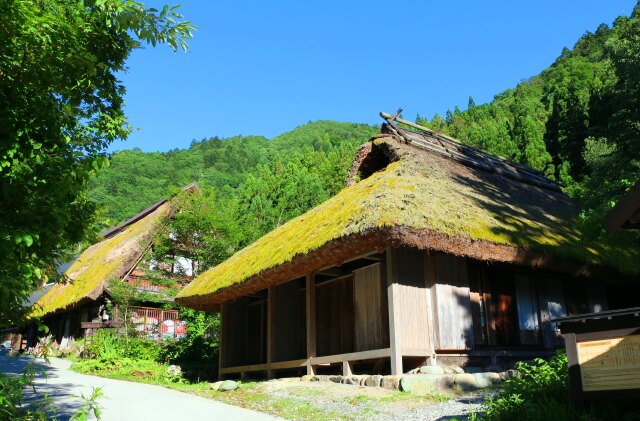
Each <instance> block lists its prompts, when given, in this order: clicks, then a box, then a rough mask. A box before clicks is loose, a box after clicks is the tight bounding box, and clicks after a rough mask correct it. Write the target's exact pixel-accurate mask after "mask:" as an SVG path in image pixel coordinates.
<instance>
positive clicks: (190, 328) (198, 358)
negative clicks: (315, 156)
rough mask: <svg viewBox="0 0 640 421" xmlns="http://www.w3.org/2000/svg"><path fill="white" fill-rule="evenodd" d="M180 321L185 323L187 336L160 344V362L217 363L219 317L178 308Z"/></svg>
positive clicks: (181, 363)
mask: <svg viewBox="0 0 640 421" xmlns="http://www.w3.org/2000/svg"><path fill="white" fill-rule="evenodd" d="M180 320H183V321H185V322H186V323H187V334H186V336H185V337H184V338H180V339H177V340H175V341H170V340H168V341H165V342H164V343H163V344H162V354H161V355H162V360H163V361H167V362H171V363H176V364H180V365H187V366H195V365H201V366H202V365H204V366H212V365H216V364H217V362H218V349H219V346H220V315H219V314H218V313H205V312H204V311H196V310H193V309H190V308H186V307H181V308H180Z"/></svg>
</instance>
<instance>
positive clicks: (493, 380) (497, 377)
mask: <svg viewBox="0 0 640 421" xmlns="http://www.w3.org/2000/svg"><path fill="white" fill-rule="evenodd" d="M487 374H488V375H489V378H490V379H491V383H493V384H496V383H502V377H500V373H493V372H490V373H487Z"/></svg>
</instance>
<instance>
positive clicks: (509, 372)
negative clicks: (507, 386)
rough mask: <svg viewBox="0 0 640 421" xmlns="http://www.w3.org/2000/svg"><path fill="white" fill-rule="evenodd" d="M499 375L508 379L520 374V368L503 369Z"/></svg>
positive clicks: (503, 378)
mask: <svg viewBox="0 0 640 421" xmlns="http://www.w3.org/2000/svg"><path fill="white" fill-rule="evenodd" d="M499 375H500V378H501V379H502V380H506V379H510V378H512V377H518V376H520V372H519V371H518V370H507V371H503V372H502V373H499Z"/></svg>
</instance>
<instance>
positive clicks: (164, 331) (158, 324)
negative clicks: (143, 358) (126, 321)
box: [130, 307, 187, 340]
mask: <svg viewBox="0 0 640 421" xmlns="http://www.w3.org/2000/svg"><path fill="white" fill-rule="evenodd" d="M130 320H131V322H132V323H133V324H134V325H135V327H136V331H138V332H139V333H140V336H143V337H147V338H151V339H156V340H163V339H178V338H181V337H184V336H185V335H186V333H187V324H186V322H184V321H182V320H180V319H179V315H178V310H162V309H159V308H153V307H133V308H131V318H130Z"/></svg>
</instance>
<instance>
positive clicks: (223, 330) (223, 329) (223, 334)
mask: <svg viewBox="0 0 640 421" xmlns="http://www.w3.org/2000/svg"><path fill="white" fill-rule="evenodd" d="M227 305H228V304H227V303H222V304H221V305H220V346H219V347H218V380H222V369H223V368H224V367H225V365H226V364H225V361H224V350H225V347H226V345H227Z"/></svg>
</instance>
